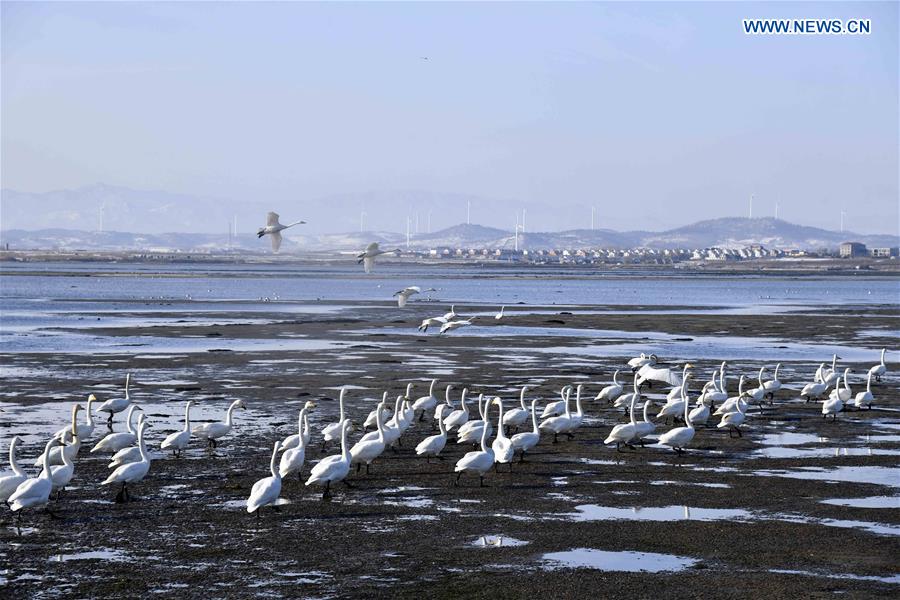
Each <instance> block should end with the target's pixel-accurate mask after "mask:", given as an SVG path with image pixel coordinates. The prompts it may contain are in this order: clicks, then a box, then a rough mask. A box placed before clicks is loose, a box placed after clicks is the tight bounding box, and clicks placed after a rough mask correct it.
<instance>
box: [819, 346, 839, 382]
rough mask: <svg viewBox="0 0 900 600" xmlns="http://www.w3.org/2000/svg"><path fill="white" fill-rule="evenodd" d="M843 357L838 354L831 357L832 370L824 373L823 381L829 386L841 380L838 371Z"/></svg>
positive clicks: (826, 370)
mask: <svg viewBox="0 0 900 600" xmlns="http://www.w3.org/2000/svg"><path fill="white" fill-rule="evenodd" d="M840 358H841V357H840V356H838V355H837V354H832V355H831V368H830V369H825V370H823V371H822V381H823V382H825V383H826V384H828V385H829V386H830V385H831V384H833V383H834V382H835V381H837V380H838V379H840V378H841V374H840V373H838V371H837V361H838V360H839V359H840Z"/></svg>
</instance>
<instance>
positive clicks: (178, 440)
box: [159, 400, 193, 458]
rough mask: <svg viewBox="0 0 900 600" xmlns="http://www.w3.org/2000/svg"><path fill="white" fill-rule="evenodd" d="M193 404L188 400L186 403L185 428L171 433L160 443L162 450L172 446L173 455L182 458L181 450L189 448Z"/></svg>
mask: <svg viewBox="0 0 900 600" xmlns="http://www.w3.org/2000/svg"><path fill="white" fill-rule="evenodd" d="M191 404H193V402H191V401H190V400H188V401H187V403H186V404H185V405H184V429H182V430H181V431H176V432H174V433H170V434H169V435H168V436H166V439H164V440H163V441H162V444H160V445H159V447H160V449H162V450H168V449H169V448H171V449H172V456H174V457H175V458H181V451H182V450H184V449H185V448H187V445H188V443H189V442H190V441H191Z"/></svg>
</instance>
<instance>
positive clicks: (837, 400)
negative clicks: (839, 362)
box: [822, 369, 850, 421]
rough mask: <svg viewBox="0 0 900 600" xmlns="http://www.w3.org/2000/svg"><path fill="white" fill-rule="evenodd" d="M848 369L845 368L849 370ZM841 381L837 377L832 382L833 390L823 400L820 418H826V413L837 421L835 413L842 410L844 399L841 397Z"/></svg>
mask: <svg viewBox="0 0 900 600" xmlns="http://www.w3.org/2000/svg"><path fill="white" fill-rule="evenodd" d="M849 370H850V369H847V371H849ZM840 385H841V381H840V379H838V380H837V381H835V383H834V390H833V391H832V392H831V395H830V396H829V397H828V399H827V400H825V402H823V403H822V418H823V419H827V418H828V415H831V418H832V419H833V420H835V421H837V414H838V413H839V412H841V411H842V410H844V401H843V400H842V399H841V394H840V392H839V390H840Z"/></svg>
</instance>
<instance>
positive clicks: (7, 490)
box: [0, 436, 28, 502]
mask: <svg viewBox="0 0 900 600" xmlns="http://www.w3.org/2000/svg"><path fill="white" fill-rule="evenodd" d="M21 441H22V438H20V437H19V436H13V439H12V441H10V443H9V467H10V469H12V475H6V476H5V477H0V502H6V501H7V500H9V497H10V496H12V494H13V492H15V491H16V488H17V487H19V485H20V484H21V483H22V482H23V481H25V480H26V479H28V474H27V473H25V471H23V470H22V468H21V467H19V463H17V462H16V446H18V445H19V442H21Z"/></svg>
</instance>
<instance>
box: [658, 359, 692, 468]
mask: <svg viewBox="0 0 900 600" xmlns="http://www.w3.org/2000/svg"><path fill="white" fill-rule="evenodd" d="M691 368H693V365H692V364H690V363H688V364H686V365H684V373H683V374H682V379H681V380H682V381H683V382H684V385H683V388H682V389H684V388H686V387H687V382H688V376H689V369H691ZM684 422H685V426H684V427H676V428H674V429H670V430H669V431H667V432H665V433H663V434H662V435H660V436H659V443H660V445H662V446H669V447H670V448H672V450H674V451H675V452H676V453H677V454H681V453H682V452H684V447H685V446H687V445H688V444H690V443H691V441H692V440H693V439H694V433H695V431H694V426H693V425H692V424H691V420H690V417H689V415H688V400H687V395H684Z"/></svg>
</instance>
